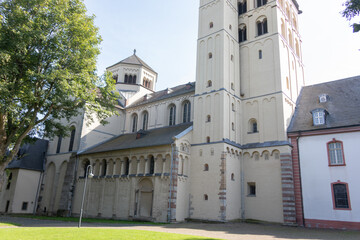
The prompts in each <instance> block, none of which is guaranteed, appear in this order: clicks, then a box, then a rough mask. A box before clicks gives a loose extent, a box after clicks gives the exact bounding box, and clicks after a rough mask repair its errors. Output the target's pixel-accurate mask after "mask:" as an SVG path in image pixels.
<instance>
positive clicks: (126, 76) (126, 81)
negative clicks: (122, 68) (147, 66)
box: [124, 74, 129, 83]
mask: <svg viewBox="0 0 360 240" xmlns="http://www.w3.org/2000/svg"><path fill="white" fill-rule="evenodd" d="M128 82H129V76H128V75H127V74H125V79H124V83H128Z"/></svg>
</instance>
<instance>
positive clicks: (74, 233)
mask: <svg viewBox="0 0 360 240" xmlns="http://www.w3.org/2000/svg"><path fill="white" fill-rule="evenodd" d="M0 239H1V240H53V239H54V240H57V239H58V240H63V239H66V240H72V239H73V240H79V239H86V240H120V239H127V240H135V239H146V240H196V239H198V240H207V239H209V240H210V239H214V238H206V237H197V236H192V235H182V234H173V233H160V232H151V231H140V230H117V229H100V228H3V229H0Z"/></svg>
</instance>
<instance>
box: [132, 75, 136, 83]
mask: <svg viewBox="0 0 360 240" xmlns="http://www.w3.org/2000/svg"><path fill="white" fill-rule="evenodd" d="M132 84H136V75H134V76H133V80H132Z"/></svg>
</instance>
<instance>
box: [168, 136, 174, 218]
mask: <svg viewBox="0 0 360 240" xmlns="http://www.w3.org/2000/svg"><path fill="white" fill-rule="evenodd" d="M174 140H175V139H174ZM174 146H175V142H173V143H171V165H170V188H169V207H168V222H169V223H170V222H171V193H172V187H173V186H172V185H173V181H172V174H173V165H174V164H173V161H174Z"/></svg>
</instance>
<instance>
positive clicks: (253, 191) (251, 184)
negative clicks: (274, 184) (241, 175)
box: [248, 182, 256, 197]
mask: <svg viewBox="0 0 360 240" xmlns="http://www.w3.org/2000/svg"><path fill="white" fill-rule="evenodd" d="M248 196H249V197H255V196H256V184H255V183H254V182H248Z"/></svg>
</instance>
